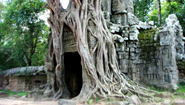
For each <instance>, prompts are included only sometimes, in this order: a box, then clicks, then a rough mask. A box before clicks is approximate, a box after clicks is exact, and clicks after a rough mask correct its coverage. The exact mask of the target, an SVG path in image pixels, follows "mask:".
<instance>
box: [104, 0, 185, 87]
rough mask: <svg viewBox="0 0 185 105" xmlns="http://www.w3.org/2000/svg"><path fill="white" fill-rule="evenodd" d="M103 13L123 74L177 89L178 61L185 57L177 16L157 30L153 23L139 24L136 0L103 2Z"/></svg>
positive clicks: (134, 78) (143, 81) (140, 80)
mask: <svg viewBox="0 0 185 105" xmlns="http://www.w3.org/2000/svg"><path fill="white" fill-rule="evenodd" d="M111 8H112V9H111ZM102 10H103V11H104V17H105V19H106V20H107V25H108V28H109V29H110V31H111V33H112V34H113V37H114V40H115V46H116V50H117V59H118V62H119V68H120V70H121V71H122V73H125V74H127V75H128V76H129V77H130V78H131V79H132V80H134V81H137V82H141V83H144V84H149V85H155V86H158V87H163V88H165V87H168V88H169V87H172V88H173V89H176V88H177V85H176V84H177V82H178V68H177V61H181V60H182V59H184V58H185V55H184V39H185V38H184V37H183V30H182V27H181V25H180V23H179V21H178V19H177V17H176V15H174V14H171V15H170V16H169V17H168V18H167V19H166V23H165V24H164V25H163V26H162V27H160V28H156V27H155V26H154V22H149V23H146V22H140V21H139V20H138V19H137V17H136V16H134V8H133V0H103V3H102Z"/></svg>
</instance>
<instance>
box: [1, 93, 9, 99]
mask: <svg viewBox="0 0 185 105" xmlns="http://www.w3.org/2000/svg"><path fill="white" fill-rule="evenodd" d="M6 97H9V94H8V93H4V92H0V98H6Z"/></svg>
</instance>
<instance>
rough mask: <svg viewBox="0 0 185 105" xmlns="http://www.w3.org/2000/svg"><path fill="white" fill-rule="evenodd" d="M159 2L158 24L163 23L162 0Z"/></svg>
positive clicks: (158, 0)
mask: <svg viewBox="0 0 185 105" xmlns="http://www.w3.org/2000/svg"><path fill="white" fill-rule="evenodd" d="M157 2H158V24H159V25H160V24H161V0H157Z"/></svg>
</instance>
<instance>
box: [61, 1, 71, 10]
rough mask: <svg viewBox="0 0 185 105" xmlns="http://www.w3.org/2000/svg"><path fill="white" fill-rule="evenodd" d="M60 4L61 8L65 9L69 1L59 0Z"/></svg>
mask: <svg viewBox="0 0 185 105" xmlns="http://www.w3.org/2000/svg"><path fill="white" fill-rule="evenodd" d="M60 3H61V4H62V6H63V8H64V9H66V8H67V6H68V3H69V0H60Z"/></svg>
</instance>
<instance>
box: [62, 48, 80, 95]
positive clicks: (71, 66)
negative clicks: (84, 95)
mask: <svg viewBox="0 0 185 105" xmlns="http://www.w3.org/2000/svg"><path fill="white" fill-rule="evenodd" d="M64 67H65V82H66V85H67V88H68V90H69V92H70V98H74V97H76V96H78V95H79V93H80V91H81V88H82V66H81V57H80V55H79V54H78V52H66V53H64Z"/></svg>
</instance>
